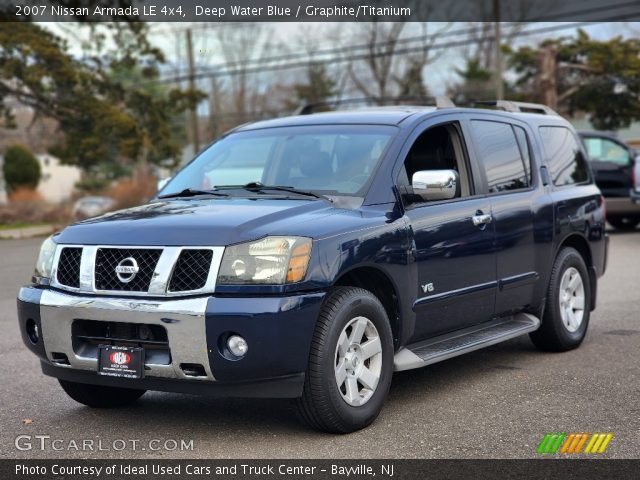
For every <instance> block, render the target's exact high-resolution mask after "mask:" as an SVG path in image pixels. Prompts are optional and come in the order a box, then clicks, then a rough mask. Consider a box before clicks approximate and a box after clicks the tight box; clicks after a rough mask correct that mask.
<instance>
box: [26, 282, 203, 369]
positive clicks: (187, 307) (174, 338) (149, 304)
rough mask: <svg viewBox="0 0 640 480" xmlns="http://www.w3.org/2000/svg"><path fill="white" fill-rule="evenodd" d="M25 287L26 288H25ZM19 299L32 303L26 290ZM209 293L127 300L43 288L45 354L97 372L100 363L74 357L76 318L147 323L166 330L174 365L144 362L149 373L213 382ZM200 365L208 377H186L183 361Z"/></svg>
mask: <svg viewBox="0 0 640 480" xmlns="http://www.w3.org/2000/svg"><path fill="white" fill-rule="evenodd" d="M23 290H24V289H23ZM19 298H20V299H23V300H25V301H29V300H28V299H27V298H28V297H27V295H26V292H25V293H24V294H23V292H22V290H21V291H20V295H19ZM207 301H208V297H199V298H190V299H179V300H178V299H176V300H173V299H166V300H164V299H163V300H147V299H138V298H136V299H131V298H129V299H124V298H113V297H88V296H79V295H69V294H66V293H62V292H58V291H55V290H44V291H43V292H42V296H41V298H40V319H41V324H42V340H43V343H44V348H45V351H46V354H47V358H48V359H49V360H50V361H51V362H52V363H54V364H55V365H58V366H64V365H60V364H59V363H56V362H54V361H53V356H52V352H58V353H64V354H65V355H66V356H67V358H68V359H69V363H70V365H68V366H67V368H72V369H79V370H90V371H94V372H95V371H96V370H97V364H98V361H97V359H95V358H87V357H81V356H78V355H76V353H75V352H74V351H73V347H72V343H71V325H72V323H73V321H74V320H76V319H82V320H98V321H111V322H127V323H145V324H155V325H161V326H163V327H164V328H165V329H166V330H167V336H168V339H169V348H170V350H171V364H169V365H155V364H146V367H147V368H146V370H145V376H148V377H164V378H176V379H184V380H215V378H214V376H213V374H212V373H211V368H210V366H209V355H208V349H207V336H206V326H205V312H206V308H207ZM182 363H197V364H200V365H202V366H203V367H204V369H205V373H206V376H201V377H193V376H190V375H185V374H184V372H183V371H182V369H181V368H180V364H182Z"/></svg>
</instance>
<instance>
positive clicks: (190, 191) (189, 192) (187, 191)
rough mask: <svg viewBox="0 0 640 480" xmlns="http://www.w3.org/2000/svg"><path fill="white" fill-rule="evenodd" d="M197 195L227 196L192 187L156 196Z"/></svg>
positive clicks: (178, 196)
mask: <svg viewBox="0 0 640 480" xmlns="http://www.w3.org/2000/svg"><path fill="white" fill-rule="evenodd" d="M198 195H213V196H214V197H228V196H229V194H227V193H218V192H214V191H213V190H197V189H193V188H185V189H184V190H182V191H181V192H173V193H167V194H165V195H160V196H159V197H158V198H161V199H164V198H180V197H196V196H198Z"/></svg>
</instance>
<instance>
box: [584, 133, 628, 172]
mask: <svg viewBox="0 0 640 480" xmlns="http://www.w3.org/2000/svg"><path fill="white" fill-rule="evenodd" d="M584 145H585V147H586V149H587V154H588V155H589V159H590V160H602V161H605V162H613V163H615V164H618V165H623V166H627V165H629V151H628V150H627V149H626V148H624V147H623V146H622V145H620V144H619V143H617V142H614V141H613V140H609V139H607V138H599V137H586V138H585V139H584Z"/></svg>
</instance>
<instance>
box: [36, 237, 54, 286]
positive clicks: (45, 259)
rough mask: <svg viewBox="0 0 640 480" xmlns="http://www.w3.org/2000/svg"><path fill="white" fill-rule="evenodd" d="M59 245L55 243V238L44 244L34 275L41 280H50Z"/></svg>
mask: <svg viewBox="0 0 640 480" xmlns="http://www.w3.org/2000/svg"><path fill="white" fill-rule="evenodd" d="M57 246H58V245H57V244H56V242H54V241H53V237H49V238H47V239H46V240H45V241H44V242H42V246H41V247H40V254H39V255H38V261H37V262H36V268H35V272H34V275H35V276H36V277H39V278H50V277H51V268H52V267H53V257H54V255H55V253H56V247H57Z"/></svg>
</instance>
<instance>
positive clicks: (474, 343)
mask: <svg viewBox="0 0 640 480" xmlns="http://www.w3.org/2000/svg"><path fill="white" fill-rule="evenodd" d="M539 326H540V320H539V319H538V318H537V317H534V316H533V315H530V314H528V313H518V314H517V315H514V316H512V317H508V318H501V319H498V320H492V321H490V322H486V323H483V324H481V325H476V326H474V327H471V328H466V329H464V330H458V331H456V332H452V333H448V334H446V335H440V336H439V337H434V338H430V339H429V340H425V341H422V342H418V343H414V344H412V345H407V346H406V347H405V348H402V349H401V350H399V351H398V353H396V356H395V358H394V360H393V363H394V367H395V370H396V372H399V371H402V370H411V369H412V368H420V367H424V366H426V365H431V364H432V363H437V362H441V361H443V360H447V359H449V358H453V357H457V356H458V355H462V354H465V353H468V352H473V351H474V350H479V349H481V348H485V347H488V346H491V345H495V344H496V343H500V342H504V341H506V340H510V339H512V338H515V337H519V336H520V335H524V334H526V333H529V332H533V331H534V330H537V329H538V327H539Z"/></svg>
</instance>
